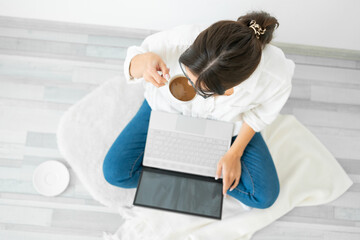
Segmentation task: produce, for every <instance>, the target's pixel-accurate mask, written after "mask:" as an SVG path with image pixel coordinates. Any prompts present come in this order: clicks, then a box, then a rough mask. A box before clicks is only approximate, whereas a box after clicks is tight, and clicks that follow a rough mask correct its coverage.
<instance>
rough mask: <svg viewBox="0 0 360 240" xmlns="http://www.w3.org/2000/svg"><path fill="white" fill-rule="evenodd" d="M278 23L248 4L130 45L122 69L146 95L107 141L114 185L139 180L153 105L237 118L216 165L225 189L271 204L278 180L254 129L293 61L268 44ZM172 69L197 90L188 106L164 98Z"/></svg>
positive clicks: (263, 121) (277, 100)
mask: <svg viewBox="0 0 360 240" xmlns="http://www.w3.org/2000/svg"><path fill="white" fill-rule="evenodd" d="M278 25H279V24H278V21H277V20H276V18H274V17H272V16H270V15H269V14H268V13H266V12H252V13H249V14H246V15H244V16H241V17H239V18H238V19H237V21H231V20H223V21H218V22H216V23H214V24H212V25H210V26H209V27H207V28H205V27H204V26H201V25H182V26H179V27H176V28H173V29H171V30H168V31H162V32H158V33H155V34H153V35H150V36H148V37H147V38H146V39H145V40H144V41H143V43H142V44H141V46H131V47H129V48H128V50H127V56H126V59H125V62H124V73H125V76H126V79H127V82H128V83H138V82H142V83H143V84H144V87H145V93H144V96H145V100H144V102H143V104H142V106H141V107H140V109H139V110H138V112H137V114H136V115H135V116H134V117H133V119H132V120H131V121H130V122H129V123H128V125H127V126H126V127H125V128H124V129H123V131H122V132H121V133H120V135H119V136H118V137H117V139H116V140H115V142H114V143H113V145H112V146H111V148H110V149H109V151H108V153H107V155H106V157H105V160H104V164H103V172H104V177H105V179H106V180H107V181H108V182H109V183H110V184H112V185H115V186H118V187H122V188H136V187H137V183H138V180H139V176H140V174H141V170H142V166H141V163H142V159H143V153H144V148H145V141H146V135H147V130H148V124H149V117H150V112H151V110H161V111H166V112H176V113H181V114H184V115H190V116H193V117H202V118H209V119H218V120H223V121H229V122H233V123H234V126H235V127H234V132H233V137H232V142H231V147H230V149H229V150H228V152H227V153H226V154H225V155H224V156H223V157H222V158H221V159H219V162H218V165H217V172H216V177H220V176H221V174H222V177H223V194H224V195H225V197H226V194H229V195H230V196H232V197H234V198H236V199H237V200H239V201H240V202H242V203H244V204H246V205H248V206H250V207H254V208H268V207H270V206H271V205H272V204H273V203H274V202H275V200H276V199H277V197H278V194H279V190H280V187H279V180H278V176H277V172H276V168H275V166H274V162H273V160H272V157H271V154H270V152H269V150H268V148H267V145H266V143H265V142H264V140H263V138H262V136H261V133H260V131H261V130H262V129H264V128H265V127H266V125H268V124H270V123H271V122H272V121H273V120H274V119H275V118H276V116H277V115H278V114H279V112H280V110H281V108H282V107H283V106H284V104H285V102H286V101H287V99H288V97H289V95H290V92H291V78H292V75H293V72H294V67H295V65H294V63H293V61H291V60H289V59H286V58H285V56H284V54H283V52H282V51H281V50H280V49H279V48H277V47H275V46H272V45H271V44H269V43H270V41H271V39H272V36H273V31H274V29H275V28H277V27H278ZM179 63H180V64H179ZM170 69H172V71H171V74H174V75H175V74H179V73H183V74H185V75H186V77H187V78H188V84H191V85H193V86H194V88H195V90H196V91H197V95H196V97H195V98H194V100H193V101H192V102H191V104H190V105H187V107H184V106H181V105H179V104H178V105H177V104H175V103H172V102H170V101H169V99H168V95H167V91H168V89H167V88H166V87H163V86H164V85H165V83H166V82H167V80H169V77H170ZM160 71H161V72H162V74H159V72H160ZM143 80H145V81H143Z"/></svg>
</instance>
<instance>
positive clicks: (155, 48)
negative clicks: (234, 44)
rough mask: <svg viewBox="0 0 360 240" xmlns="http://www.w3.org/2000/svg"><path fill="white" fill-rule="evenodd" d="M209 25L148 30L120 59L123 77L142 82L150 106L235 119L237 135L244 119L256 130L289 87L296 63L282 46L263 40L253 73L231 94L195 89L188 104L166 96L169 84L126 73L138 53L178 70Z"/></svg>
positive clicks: (280, 103) (272, 115)
mask: <svg viewBox="0 0 360 240" xmlns="http://www.w3.org/2000/svg"><path fill="white" fill-rule="evenodd" d="M207 27H208V25H200V24H187V25H180V26H177V27H174V28H172V29H169V30H166V31H160V32H157V33H155V34H152V35H149V36H148V37H146V38H145V39H144V41H143V42H142V44H141V46H130V47H129V48H128V49H127V55H126V58H125V61H124V74H125V78H126V81H127V83H129V84H131V83H140V82H142V83H143V86H144V88H145V93H144V97H145V99H146V100H147V101H148V103H149V105H150V107H151V109H152V110H159V111H165V112H172V113H181V114H183V115H188V116H193V117H200V118H207V119H215V120H221V121H227V122H233V123H234V130H233V136H236V135H238V133H239V131H240V128H241V126H242V123H243V122H244V121H245V122H246V123H247V124H248V125H249V126H250V127H251V128H252V129H253V130H254V131H256V132H259V131H261V130H262V129H263V128H264V127H266V126H267V125H268V124H270V123H271V122H272V121H274V120H275V118H276V117H277V115H278V114H279V112H280V110H281V109H282V107H283V106H284V105H285V103H286V101H287V99H288V98H289V95H290V92H291V88H292V85H291V79H292V76H293V74H294V69H295V64H294V62H293V61H292V60H290V59H287V58H286V57H285V55H284V53H283V52H282V50H281V49H279V48H278V47H275V46H273V45H271V44H267V45H266V47H265V48H264V49H263V51H262V56H261V61H260V63H259V65H258V67H257V68H256V70H255V71H254V72H253V73H252V75H251V76H250V77H249V78H248V79H246V80H245V81H243V82H242V83H240V84H238V85H237V86H235V87H234V92H233V94H232V95H229V96H226V95H221V96H212V97H209V98H207V99H204V98H203V97H201V96H199V95H198V94H196V96H195V98H194V99H193V101H191V102H190V103H188V104H181V103H174V102H173V101H170V95H169V94H170V92H169V88H168V85H165V86H163V87H159V88H157V87H155V86H154V85H153V84H152V83H149V82H147V81H145V80H144V78H133V77H130V72H129V66H130V61H131V59H132V58H133V57H134V56H135V55H137V54H141V53H145V52H154V53H156V54H158V55H159V56H160V57H161V58H162V59H163V61H164V62H165V64H166V65H167V67H168V68H170V77H171V76H174V75H176V74H182V75H183V73H182V71H181V68H180V66H179V62H178V59H179V57H180V55H181V54H182V53H183V52H184V51H185V50H186V49H187V48H188V47H190V45H191V44H192V43H193V42H194V40H195V39H196V37H197V36H198V35H199V33H200V32H201V31H203V30H205V29H206V28H207Z"/></svg>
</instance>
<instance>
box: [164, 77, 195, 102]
mask: <svg viewBox="0 0 360 240" xmlns="http://www.w3.org/2000/svg"><path fill="white" fill-rule="evenodd" d="M178 77H185V76H184V74H176V75H174V76H172V77H171V78H170V80H169V81H167V82H166V85H167V86H166V87H167V90H168V91H167V92H168V94H169V98H170V99H171V101H173V102H174V103H180V104H189V103H191V102H192V101H194V99H195V97H196V94H195V95H194V97H193V98H192V99H190V100H188V101H182V100H179V99H177V98H176V97H174V95H172V93H171V91H170V84H171V82H172V81H173V80H174V79H176V78H178Z"/></svg>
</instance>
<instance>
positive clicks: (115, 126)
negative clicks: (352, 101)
mask: <svg viewBox="0 0 360 240" xmlns="http://www.w3.org/2000/svg"><path fill="white" fill-rule="evenodd" d="M143 99H144V98H143V88H142V86H141V85H140V84H135V85H127V84H126V83H125V80H124V79H123V78H121V77H118V78H112V79H110V80H108V81H106V82H105V83H104V84H102V85H101V86H99V87H98V88H97V89H95V90H94V91H93V92H91V93H90V94H88V95H87V96H86V97H84V98H83V99H82V100H81V101H79V102H78V103H76V104H75V105H73V106H72V107H71V108H69V109H68V111H67V112H66V113H65V114H64V116H63V117H62V119H61V121H60V124H59V128H58V133H57V138H58V139H57V140H58V145H59V149H60V152H61V153H62V155H63V156H64V158H65V159H66V160H67V161H68V163H69V164H70V166H71V167H72V168H73V170H74V171H75V173H76V174H77V176H78V177H79V179H80V181H81V182H82V183H83V184H84V186H85V187H86V189H87V190H88V191H89V192H90V194H91V195H92V196H93V197H94V199H95V200H97V201H99V202H100V203H102V204H104V205H106V206H108V207H111V208H115V209H117V210H118V211H119V213H120V214H121V215H122V216H123V217H124V218H125V222H124V223H123V224H122V225H121V226H120V227H119V229H118V231H117V232H116V233H114V234H112V233H105V232H104V239H109V240H110V239H111V240H119V239H121V240H127V239H129V240H133V239H169V240H170V239H171V240H175V239H182V240H183V239H192V240H195V239H227V240H230V239H241V240H245V239H250V238H251V236H252V235H253V234H254V233H255V232H256V231H258V230H259V229H261V228H263V227H265V226H266V225H268V224H270V223H271V222H273V221H275V220H276V219H278V218H279V217H281V216H283V215H284V214H286V213H287V212H289V211H290V210H291V209H293V208H294V207H296V206H312V205H319V204H325V203H328V202H331V201H333V200H335V199H336V198H338V197H339V196H340V195H342V194H343V193H344V192H345V191H346V190H347V189H348V188H349V187H350V186H351V185H352V184H353V182H352V181H351V179H350V178H349V177H348V176H347V174H346V173H345V171H344V170H343V168H342V167H341V166H340V165H339V164H338V162H337V161H336V159H335V158H334V157H333V156H332V154H331V153H330V152H329V151H328V150H327V149H326V148H325V147H324V145H323V144H322V143H321V142H320V141H319V140H318V139H317V138H316V137H315V136H314V135H313V134H312V133H311V132H309V131H308V130H307V129H306V128H305V127H304V126H303V125H302V124H301V123H300V122H299V121H298V120H297V119H296V118H295V117H294V116H292V115H279V117H278V118H277V119H276V120H275V121H274V122H273V123H272V124H271V125H270V126H268V127H266V128H265V129H264V130H263V131H262V132H261V133H262V136H263V138H264V140H265V141H266V143H267V145H268V147H269V150H270V152H271V154H272V157H273V160H274V162H275V165H276V169H277V172H278V175H279V180H280V194H279V197H278V199H277V201H276V202H275V203H274V205H272V206H271V207H270V208H267V209H256V208H252V209H251V210H245V209H244V208H243V205H242V204H240V202H239V201H238V200H236V199H234V198H232V197H231V196H228V198H225V199H224V205H223V216H222V220H221V221H220V220H215V219H209V218H203V217H197V216H191V215H187V214H181V213H174V212H167V211H161V210H155V209H150V208H144V207H138V206H133V205H132V202H133V199H134V194H135V189H121V188H118V187H115V186H112V185H110V184H108V183H107V182H106V181H105V179H104V177H103V173H102V164H103V160H104V158H105V155H106V153H107V151H108V149H109V148H110V146H111V145H112V143H113V142H114V141H115V139H116V137H117V136H118V135H119V133H120V132H121V130H122V129H123V128H124V127H125V125H126V124H127V123H128V122H129V121H130V120H131V118H132V117H133V116H134V115H135V113H136V112H137V110H138V109H139V107H140V105H141V103H142V101H143Z"/></svg>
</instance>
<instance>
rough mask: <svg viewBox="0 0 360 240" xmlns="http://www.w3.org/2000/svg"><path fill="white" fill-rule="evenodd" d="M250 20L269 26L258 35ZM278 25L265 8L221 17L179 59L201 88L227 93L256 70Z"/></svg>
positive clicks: (261, 25)
mask: <svg viewBox="0 0 360 240" xmlns="http://www.w3.org/2000/svg"><path fill="white" fill-rule="evenodd" d="M251 20H255V21H256V23H257V24H259V25H260V27H261V28H262V29H266V31H265V32H264V34H263V35H260V36H259V39H258V38H257V37H256V36H257V35H256V34H255V31H254V29H253V28H250V27H249V26H250V22H251ZM278 26H279V23H278V21H277V19H276V18H274V17H272V16H270V15H269V13H266V12H263V11H260V12H251V13H248V14H246V15H244V16H241V17H239V18H238V19H237V21H232V20H221V21H218V22H216V23H214V24H212V25H210V26H209V27H208V28H207V29H205V30H203V31H202V32H201V33H200V34H199V35H198V36H197V38H196V39H195V41H194V42H193V44H192V45H191V46H190V47H189V48H188V49H187V50H186V51H185V52H183V53H182V54H181V56H180V58H179V61H180V62H182V63H183V64H184V65H185V66H187V67H188V68H189V69H190V70H191V72H192V73H193V74H194V75H195V76H197V77H198V79H197V81H196V84H195V86H196V88H198V89H199V90H200V91H201V92H203V91H211V92H215V93H217V94H220V95H221V94H224V92H225V91H226V90H227V89H230V88H232V87H234V86H236V85H238V84H240V83H241V82H243V81H244V80H246V79H247V78H248V77H249V76H250V75H251V74H252V73H253V72H254V71H255V69H256V67H257V66H258V64H259V63H260V60H261V52H262V49H263V48H264V47H265V45H266V44H267V43H269V42H270V41H271V39H272V37H273V31H274V30H275V28H277V27H278ZM202 83H203V84H202ZM200 86H205V87H206V89H202V88H201V87H200Z"/></svg>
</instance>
